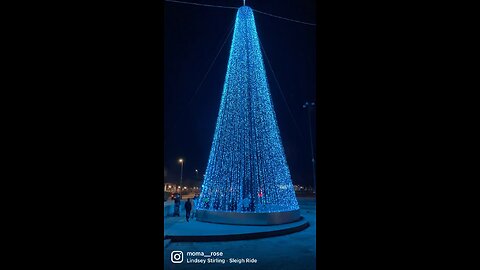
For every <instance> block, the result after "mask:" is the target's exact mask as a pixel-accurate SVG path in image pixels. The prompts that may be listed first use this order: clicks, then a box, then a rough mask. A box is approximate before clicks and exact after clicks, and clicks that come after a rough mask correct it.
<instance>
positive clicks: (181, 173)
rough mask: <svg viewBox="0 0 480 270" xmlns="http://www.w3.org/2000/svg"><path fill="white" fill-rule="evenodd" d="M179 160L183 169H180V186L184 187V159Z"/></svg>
mask: <svg viewBox="0 0 480 270" xmlns="http://www.w3.org/2000/svg"><path fill="white" fill-rule="evenodd" d="M178 162H180V164H181V169H180V187H179V188H182V181H183V163H184V162H183V159H179V160H178Z"/></svg>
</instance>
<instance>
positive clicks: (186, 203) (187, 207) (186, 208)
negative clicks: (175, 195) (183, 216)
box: [185, 198, 192, 222]
mask: <svg viewBox="0 0 480 270" xmlns="http://www.w3.org/2000/svg"><path fill="white" fill-rule="evenodd" d="M190 211H192V203H191V202H190V198H188V199H187V202H185V212H187V222H189V221H188V219H189V218H190Z"/></svg>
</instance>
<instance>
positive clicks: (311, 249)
mask: <svg viewBox="0 0 480 270" xmlns="http://www.w3.org/2000/svg"><path fill="white" fill-rule="evenodd" d="M298 202H299V204H300V212H301V215H302V216H303V217H304V218H305V219H307V220H308V222H309V223H310V227H308V228H307V229H305V230H303V231H300V232H297V233H293V234H288V235H283V236H275V237H269V238H263V239H255V240H240V241H228V242H171V243H167V242H166V243H165V244H166V247H165V249H164V267H165V269H275V270H282V269H302V270H303V269H305V270H310V269H315V263H316V262H315V256H316V254H315V251H316V216H315V213H316V205H315V201H314V200H313V199H312V198H298ZM164 223H165V234H168V231H169V229H170V230H171V229H172V228H173V226H175V224H182V226H183V223H186V221H185V212H184V211H182V216H181V217H168V218H165V219H164ZM196 223H200V222H198V221H195V220H194V221H191V222H190V223H188V225H190V226H196ZM197 226H198V225H197ZM173 251H182V252H183V262H182V263H178V264H174V263H172V262H171V260H170V258H171V254H172V252H173ZM187 252H203V253H204V254H205V255H207V254H210V252H223V256H218V257H216V258H218V259H224V260H225V263H224V264H222V263H221V260H216V261H217V262H218V263H205V264H203V263H192V262H191V263H187V260H191V259H194V258H197V259H200V258H201V257H198V256H187ZM177 256H178V255H177ZM177 258H178V257H177ZM230 258H232V259H246V258H252V259H256V261H257V262H256V263H246V262H242V260H238V261H237V262H242V263H241V264H238V263H229V259H230ZM203 259H204V260H207V259H215V257H210V258H206V257H204V258H203Z"/></svg>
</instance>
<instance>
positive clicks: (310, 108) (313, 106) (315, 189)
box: [303, 101, 317, 197]
mask: <svg viewBox="0 0 480 270" xmlns="http://www.w3.org/2000/svg"><path fill="white" fill-rule="evenodd" d="M303 108H304V109H307V114H308V129H309V131H310V150H311V151H312V169H313V192H315V197H316V196H317V186H316V180H315V157H314V156H313V138H312V125H311V123H312V121H311V116H310V112H311V111H312V110H313V108H315V102H310V103H309V102H308V101H307V102H305V104H303Z"/></svg>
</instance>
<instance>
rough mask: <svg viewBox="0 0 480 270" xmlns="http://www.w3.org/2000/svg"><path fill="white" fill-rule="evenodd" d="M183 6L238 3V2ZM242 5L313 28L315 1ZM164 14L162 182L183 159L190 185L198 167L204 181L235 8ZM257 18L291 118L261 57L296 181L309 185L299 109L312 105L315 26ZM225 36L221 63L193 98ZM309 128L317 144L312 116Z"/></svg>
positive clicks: (180, 7) (168, 7) (174, 9)
mask: <svg viewBox="0 0 480 270" xmlns="http://www.w3.org/2000/svg"><path fill="white" fill-rule="evenodd" d="M185 2H195V3H203V4H209V5H220V6H237V7H240V6H241V5H242V1H241V0H223V1H218V0H195V1H193V0H190V1H188V0H185ZM246 5H248V6H250V7H252V8H253V9H257V10H259V11H262V12H266V13H271V14H274V15H277V16H281V17H286V18H289V19H294V20H300V21H304V22H309V23H316V17H315V16H316V8H315V1H310V0H299V1H298V0H290V1H279V0H258V1H248V0H247V1H246ZM164 11H165V14H164V15H165V17H164V18H165V24H164V27H165V28H164V45H165V46H164V50H165V51H164V56H165V58H164V59H165V62H164V72H165V74H164V75H165V76H164V78H165V81H164V83H165V84H164V102H165V104H164V106H165V107H164V108H165V109H164V110H165V114H164V117H165V119H164V132H165V134H164V140H165V141H164V147H165V148H164V149H165V152H164V170H165V171H166V177H165V182H174V183H175V182H177V181H178V179H179V178H180V165H179V163H178V159H179V158H180V157H181V158H183V159H184V160H185V164H184V171H183V181H184V183H185V184H187V185H188V184H194V182H193V181H194V179H195V169H198V170H199V177H200V178H201V175H203V174H204V172H205V169H206V166H207V161H208V157H209V154H210V147H211V144H212V140H213V134H214V131H215V124H216V120H217V115H218V110H219V106H220V99H221V95H222V91H223V83H224V80H225V74H226V69H227V62H228V56H229V51H230V45H231V40H232V35H233V31H232V33H230V34H229V32H230V30H231V28H232V27H233V22H234V20H235V16H236V12H237V10H235V9H224V8H214V7H205V6H193V5H187V4H181V3H172V2H164ZM254 16H255V22H256V26H257V32H258V35H259V39H260V42H261V43H262V45H263V48H264V49H265V51H266V53H267V55H268V58H269V60H270V64H271V65H272V68H273V70H274V72H275V74H276V77H277V79H278V81H279V84H280V87H281V89H282V91H283V94H284V95H285V98H286V100H287V102H288V106H289V107H290V110H291V112H292V115H293V118H294V120H293V119H292V116H291V115H290V113H289V110H288V107H287V105H286V104H285V101H284V99H283V98H282V95H281V93H280V89H279V88H278V86H277V83H276V82H275V79H274V77H273V75H272V71H271V69H270V67H269V66H268V63H267V59H266V57H265V55H263V58H264V65H265V70H266V72H267V79H268V82H269V86H270V92H271V95H272V100H273V104H274V108H275V113H276V116H277V121H278V125H279V129H280V136H281V138H282V143H283V147H284V149H285V154H286V158H287V163H288V165H289V168H290V172H291V175H292V180H293V184H300V185H311V186H313V179H312V165H311V154H310V141H309V131H308V118H307V112H306V111H305V109H303V108H302V105H303V104H304V103H305V101H316V96H315V92H316V69H315V68H316V51H315V50H316V34H315V33H316V27H315V26H310V25H305V24H300V23H295V22H291V21H286V20H282V19H278V18H274V17H271V16H267V15H264V14H260V13H257V12H254ZM227 35H229V36H228V39H227V41H226V43H225V45H224V47H223V48H222V50H221V52H220V54H219V55H218V58H217V59H216V61H215V63H214V64H213V66H212V68H211V70H210V72H209V73H208V75H207V77H206V78H205V80H204V81H203V84H202V85H201V87H200V88H199V89H198V92H197V93H196V95H194V94H195V92H196V91H197V88H198V87H199V85H200V83H201V82H202V80H203V79H204V77H205V74H206V73H207V71H208V69H209V67H210V65H211V63H212V61H213V59H214V58H215V56H216V55H217V53H218V52H219V50H220V48H221V47H222V44H223V42H224V41H225V38H226V36H227ZM295 122H296V123H295ZM311 123H312V132H313V138H314V147H315V146H316V144H315V138H316V132H315V126H314V124H315V114H314V113H312V122H311ZM297 125H298V128H297ZM197 184H199V183H197Z"/></svg>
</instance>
